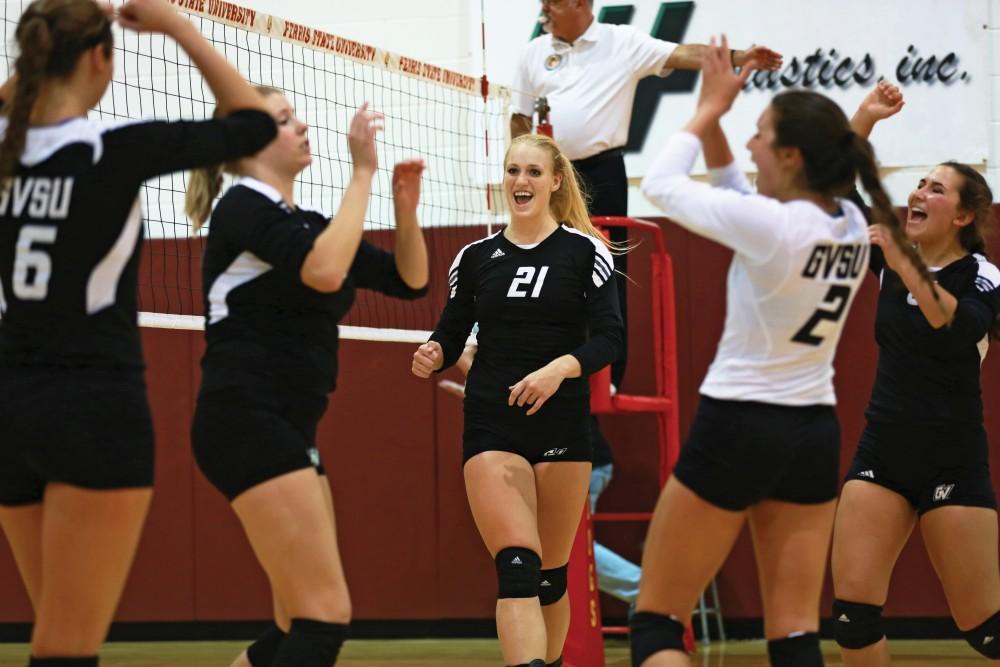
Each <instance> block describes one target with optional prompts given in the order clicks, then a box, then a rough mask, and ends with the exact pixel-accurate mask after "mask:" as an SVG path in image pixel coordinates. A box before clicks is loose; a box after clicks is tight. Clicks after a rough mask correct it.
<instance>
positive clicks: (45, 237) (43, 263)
mask: <svg viewBox="0 0 1000 667" xmlns="http://www.w3.org/2000/svg"><path fill="white" fill-rule="evenodd" d="M57 231H58V229H57V228H56V227H48V226H42V225H25V226H24V227H22V228H21V233H20V235H18V237H17V255H16V256H15V257H14V284H13V290H14V296H16V297H17V298H18V299H21V300H22V301H41V300H42V299H44V298H45V297H46V296H47V295H48V293H49V277H50V276H51V275H52V258H51V257H49V255H48V253H47V252H45V251H44V250H38V249H36V248H32V246H33V245H34V244H35V243H55V240H56V232H57Z"/></svg>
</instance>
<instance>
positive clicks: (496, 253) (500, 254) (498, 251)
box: [490, 248, 503, 259]
mask: <svg viewBox="0 0 1000 667" xmlns="http://www.w3.org/2000/svg"><path fill="white" fill-rule="evenodd" d="M497 257H503V250H501V249H500V248H497V249H496V250H494V251H493V254H492V255H490V259H496V258H497Z"/></svg>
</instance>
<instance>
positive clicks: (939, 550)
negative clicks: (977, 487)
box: [920, 505, 1000, 664]
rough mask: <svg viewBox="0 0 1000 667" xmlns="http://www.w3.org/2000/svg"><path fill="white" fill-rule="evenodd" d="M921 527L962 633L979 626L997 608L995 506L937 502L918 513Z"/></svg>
mask: <svg viewBox="0 0 1000 667" xmlns="http://www.w3.org/2000/svg"><path fill="white" fill-rule="evenodd" d="M920 531H921V533H922V534H923V537H924V544H925V545H926V546H927V554H928V555H929V556H930V559H931V563H933V565H934V570H935V571H936V572H937V575H938V578H939V579H940V580H941V585H942V586H943V587H944V594H945V596H946V597H947V598H948V606H949V607H950V608H951V615H952V616H953V617H954V619H955V623H956V624H957V625H958V627H959V629H960V630H962V631H963V632H964V631H967V630H972V629H973V628H976V627H978V626H980V625H982V623H983V622H984V621H986V620H987V619H989V618H990V617H991V616H993V615H994V614H996V613H997V611H998V610H1000V562H998V561H1000V559H998V556H997V513H996V511H995V510H991V509H987V508H985V507H961V506H957V505H952V506H947V507H941V508H939V509H935V510H931V511H930V512H927V513H926V514H924V515H923V516H922V517H921V518H920ZM990 662H991V663H992V664H1000V660H992V661H990Z"/></svg>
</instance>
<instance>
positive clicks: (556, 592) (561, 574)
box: [538, 563, 569, 607]
mask: <svg viewBox="0 0 1000 667" xmlns="http://www.w3.org/2000/svg"><path fill="white" fill-rule="evenodd" d="M568 567H569V564H568V563H567V564H566V565H563V566H562V567H554V568H552V569H551V570H542V580H541V583H539V584H538V601H539V602H541V603H542V606H543V607H544V606H545V605H549V604H555V603H556V602H559V600H562V598H563V596H564V595H566V570H567V568H568Z"/></svg>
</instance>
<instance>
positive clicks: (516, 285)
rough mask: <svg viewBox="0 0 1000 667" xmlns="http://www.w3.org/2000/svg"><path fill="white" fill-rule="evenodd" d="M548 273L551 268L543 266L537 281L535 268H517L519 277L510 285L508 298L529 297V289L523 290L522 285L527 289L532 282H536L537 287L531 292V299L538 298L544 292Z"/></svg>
mask: <svg viewBox="0 0 1000 667" xmlns="http://www.w3.org/2000/svg"><path fill="white" fill-rule="evenodd" d="M548 272H549V267H547V266H543V267H542V268H541V270H539V271H538V280H535V267H533V266H519V267H517V275H516V277H515V278H514V280H512V281H511V283H510V288H509V289H508V290H507V296H520V297H525V296H528V291H527V289H521V285H525V286H526V287H527V286H528V285H531V281H532V280H535V287H534V288H533V289H532V290H531V298H533V299H534V298H537V297H538V295H539V293H541V291H542V283H544V282H545V275H546V274H547V273H548Z"/></svg>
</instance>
